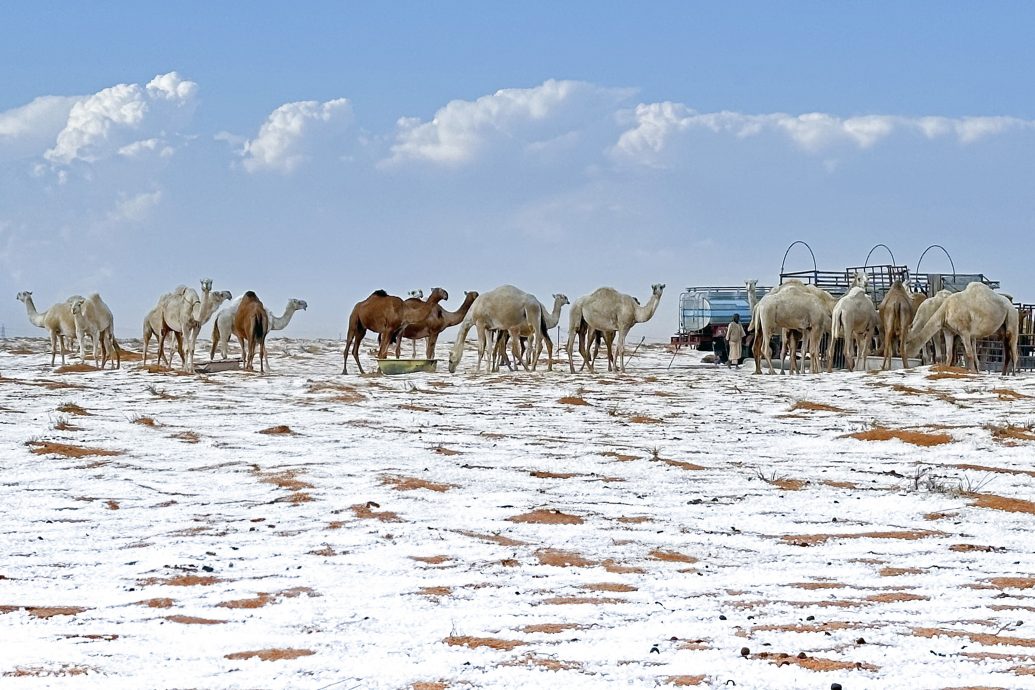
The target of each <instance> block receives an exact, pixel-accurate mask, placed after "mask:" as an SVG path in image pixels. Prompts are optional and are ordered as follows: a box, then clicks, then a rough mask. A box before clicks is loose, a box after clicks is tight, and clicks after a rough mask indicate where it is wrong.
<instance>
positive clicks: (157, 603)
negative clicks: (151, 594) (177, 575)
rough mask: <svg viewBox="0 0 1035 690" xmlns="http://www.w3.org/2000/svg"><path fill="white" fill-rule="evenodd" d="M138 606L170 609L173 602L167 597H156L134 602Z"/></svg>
mask: <svg viewBox="0 0 1035 690" xmlns="http://www.w3.org/2000/svg"><path fill="white" fill-rule="evenodd" d="M136 603H137V604H139V605H140V606H146V607H148V608H152V609H171V608H172V605H173V600H172V599H169V598H168V597H158V598H155V599H144V600H143V601H138V602H136Z"/></svg>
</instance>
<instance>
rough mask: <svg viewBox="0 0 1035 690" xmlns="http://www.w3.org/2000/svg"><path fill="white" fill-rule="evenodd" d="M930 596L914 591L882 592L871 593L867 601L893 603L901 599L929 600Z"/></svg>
mask: <svg viewBox="0 0 1035 690" xmlns="http://www.w3.org/2000/svg"><path fill="white" fill-rule="evenodd" d="M929 599H930V597H925V596H924V595H923V594H913V593H912V592H882V593H881V594H871V595H869V596H868V597H866V601H873V602H876V603H880V604H891V603H895V602H901V601H928V600H929Z"/></svg>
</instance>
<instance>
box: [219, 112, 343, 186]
mask: <svg viewBox="0 0 1035 690" xmlns="http://www.w3.org/2000/svg"><path fill="white" fill-rule="evenodd" d="M351 123H352V106H351V105H350V104H349V101H348V99H347V98H338V99H335V100H332V101H326V102H324V103H320V102H319V101H297V102H295V103H285V104H284V105H282V106H280V107H279V108H277V109H276V110H274V111H273V112H272V113H270V116H269V117H268V118H267V119H266V122H264V123H263V125H262V127H261V128H259V135H258V136H257V137H255V138H254V139H251V140H250V141H246V142H245V143H244V147H243V149H242V155H243V156H244V169H245V170H247V171H248V172H258V171H260V170H272V171H275V172H281V173H290V172H291V171H292V170H294V169H295V168H296V167H298V165H299V164H300V163H302V162H303V161H304V160H306V158H308V157H309V155H310V153H311V152H312V151H313V150H314V148H315V147H316V146H318V145H319V141H325V140H326V138H327V137H329V136H334V135H336V134H340V133H341V132H342V131H343V130H344V129H345V128H347V127H348V126H349V125H350V124H351ZM219 136H220V135H217V138H218V137H219ZM222 138H223V139H226V140H228V141H229V140H231V139H230V137H229V136H226V135H222Z"/></svg>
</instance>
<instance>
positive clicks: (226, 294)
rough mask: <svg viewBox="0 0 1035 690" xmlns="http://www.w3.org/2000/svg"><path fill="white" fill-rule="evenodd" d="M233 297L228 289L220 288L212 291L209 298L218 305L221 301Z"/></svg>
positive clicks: (227, 300) (226, 300)
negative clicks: (217, 290)
mask: <svg viewBox="0 0 1035 690" xmlns="http://www.w3.org/2000/svg"><path fill="white" fill-rule="evenodd" d="M209 283H210V284H211V281H209ZM233 298H234V296H233V295H231V294H230V291H229V290H220V291H219V292H213V293H212V296H211V297H210V298H209V299H211V300H212V301H213V302H214V303H216V304H217V305H218V304H222V303H223V302H229V301H230V300H232V299H233Z"/></svg>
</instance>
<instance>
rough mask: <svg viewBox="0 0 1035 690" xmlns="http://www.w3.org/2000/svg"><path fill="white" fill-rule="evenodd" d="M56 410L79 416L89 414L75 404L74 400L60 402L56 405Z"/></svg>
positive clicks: (87, 415)
mask: <svg viewBox="0 0 1035 690" xmlns="http://www.w3.org/2000/svg"><path fill="white" fill-rule="evenodd" d="M57 411H58V412H64V413H65V414H74V415H78V416H80V417H89V416H90V413H89V412H87V411H86V410H85V409H83V408H82V407H80V406H79V405H77V404H75V403H74V402H66V403H61V404H60V405H58V408H57Z"/></svg>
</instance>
